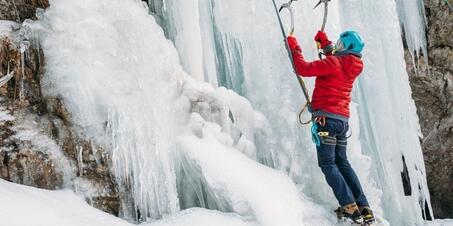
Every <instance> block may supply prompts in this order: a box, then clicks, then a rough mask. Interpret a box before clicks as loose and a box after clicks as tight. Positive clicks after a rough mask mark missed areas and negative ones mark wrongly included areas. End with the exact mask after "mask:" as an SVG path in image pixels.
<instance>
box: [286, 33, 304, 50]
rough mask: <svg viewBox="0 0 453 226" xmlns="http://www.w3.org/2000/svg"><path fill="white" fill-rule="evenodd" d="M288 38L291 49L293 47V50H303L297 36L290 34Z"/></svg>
mask: <svg viewBox="0 0 453 226" xmlns="http://www.w3.org/2000/svg"><path fill="white" fill-rule="evenodd" d="M286 40H287V41H288V46H289V49H291V51H294V50H297V51H302V49H301V48H300V46H299V44H298V43H297V39H296V37H294V36H288V38H286Z"/></svg>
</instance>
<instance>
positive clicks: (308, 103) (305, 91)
mask: <svg viewBox="0 0 453 226" xmlns="http://www.w3.org/2000/svg"><path fill="white" fill-rule="evenodd" d="M294 1H297V0H289V2H288V3H285V4H283V5H282V6H281V7H280V9H278V8H277V4H276V3H275V0H272V3H273V5H274V9H275V13H276V14H277V19H278V23H279V25H280V29H281V32H282V36H283V39H284V40H285V47H286V51H287V53H288V57H289V60H290V62H291V65H292V66H293V69H294V72H295V71H296V66H295V64H294V61H293V56H292V53H291V50H290V49H289V45H288V42H287V41H286V38H287V34H286V32H285V28H284V26H283V22H282V18H281V17H280V12H281V11H282V10H283V9H288V10H289V12H290V13H291V30H290V31H291V33H290V34H291V35H292V34H293V33H294V12H293V9H292V7H291V4H292V3H293V2H294ZM294 75H295V76H296V78H297V81H298V82H299V85H300V87H301V88H302V92H303V94H304V96H305V100H306V103H305V105H304V107H303V108H302V110H301V111H300V113H299V122H300V123H301V124H302V125H307V124H309V123H310V122H311V119H309V120H307V121H304V120H303V119H302V113H304V112H305V111H306V110H310V108H311V100H310V96H309V94H308V89H307V87H306V86H305V82H304V80H302V78H301V77H300V76H299V75H297V73H294Z"/></svg>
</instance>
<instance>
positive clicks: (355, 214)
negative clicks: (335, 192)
mask: <svg viewBox="0 0 453 226" xmlns="http://www.w3.org/2000/svg"><path fill="white" fill-rule="evenodd" d="M335 213H336V214H337V217H338V219H339V220H346V221H349V222H351V223H355V224H362V223H363V218H362V214H361V213H360V210H359V207H357V205H356V204H355V203H353V204H349V205H346V206H342V207H339V208H338V209H337V210H335Z"/></svg>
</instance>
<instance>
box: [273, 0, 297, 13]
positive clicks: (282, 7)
mask: <svg viewBox="0 0 453 226" xmlns="http://www.w3.org/2000/svg"><path fill="white" fill-rule="evenodd" d="M296 1H297V0H289V2H287V3H284V4H282V6H281V7H280V9H279V10H278V11H279V12H281V11H282V9H284V8H288V9H289V8H291V4H293V2H296Z"/></svg>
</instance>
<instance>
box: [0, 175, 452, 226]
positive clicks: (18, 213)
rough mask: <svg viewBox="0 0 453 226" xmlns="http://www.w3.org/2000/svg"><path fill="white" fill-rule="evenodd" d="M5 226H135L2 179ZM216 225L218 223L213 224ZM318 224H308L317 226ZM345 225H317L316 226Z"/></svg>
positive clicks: (197, 221)
mask: <svg viewBox="0 0 453 226" xmlns="http://www.w3.org/2000/svg"><path fill="white" fill-rule="evenodd" d="M0 194H1V196H0V197H1V202H0V223H1V225H2V226H133V225H134V224H130V223H128V222H126V221H124V220H121V219H119V218H117V217H114V216H112V215H110V214H107V213H104V212H102V211H100V210H98V209H95V208H93V207H92V206H90V205H88V204H87V203H86V202H85V201H84V200H83V198H82V197H80V196H78V195H76V194H75V193H74V192H73V191H71V190H61V191H48V190H43V189H37V188H33V187H28V186H23V185H18V184H13V183H10V182H7V181H5V180H1V179H0ZM214 222H215V223H214ZM213 225H215V226H257V225H256V224H253V223H250V222H247V221H245V220H243V219H241V217H240V216H238V215H236V214H225V213H221V212H218V211H212V210H206V209H199V208H194V209H189V210H186V211H183V212H181V213H178V214H176V215H174V216H171V217H168V218H165V219H163V220H160V221H155V222H148V223H143V224H141V226H213ZM314 225H315V224H307V226H314ZM329 225H338V226H340V225H343V224H341V223H339V224H322V223H320V224H316V226H329ZM425 226H453V220H436V221H434V222H426V223H425Z"/></svg>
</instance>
